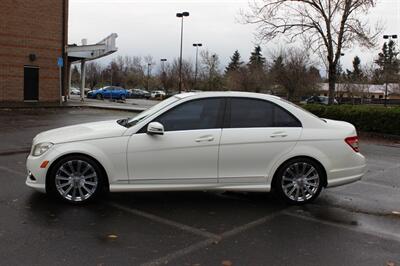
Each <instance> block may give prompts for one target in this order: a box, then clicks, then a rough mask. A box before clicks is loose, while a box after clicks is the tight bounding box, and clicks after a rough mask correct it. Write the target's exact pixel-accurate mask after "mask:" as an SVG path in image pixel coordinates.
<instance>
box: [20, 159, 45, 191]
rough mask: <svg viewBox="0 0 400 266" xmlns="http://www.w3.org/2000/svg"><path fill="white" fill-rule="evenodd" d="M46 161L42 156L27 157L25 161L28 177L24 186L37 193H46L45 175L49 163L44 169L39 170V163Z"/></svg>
mask: <svg viewBox="0 0 400 266" xmlns="http://www.w3.org/2000/svg"><path fill="white" fill-rule="evenodd" d="M44 160H46V158H44V157H43V156H39V157H35V156H32V155H29V156H28V158H27V160H26V169H27V170H28V176H27V177H26V182H25V184H26V185H27V186H28V187H31V188H33V189H36V190H37V191H40V192H43V193H45V192H46V175H47V170H48V168H49V166H50V163H49V164H48V165H47V167H46V168H40V165H41V163H42V162H43V161H44Z"/></svg>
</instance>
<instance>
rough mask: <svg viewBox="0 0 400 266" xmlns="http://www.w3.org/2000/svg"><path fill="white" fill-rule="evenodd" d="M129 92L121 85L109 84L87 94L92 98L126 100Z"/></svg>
mask: <svg viewBox="0 0 400 266" xmlns="http://www.w3.org/2000/svg"><path fill="white" fill-rule="evenodd" d="M128 96H129V92H128V91H127V90H125V89H124V88H121V87H114V86H107V87H104V88H101V89H98V90H92V91H89V92H88V94H87V97H88V98H91V99H98V100H102V99H116V100H125V99H126V98H128Z"/></svg>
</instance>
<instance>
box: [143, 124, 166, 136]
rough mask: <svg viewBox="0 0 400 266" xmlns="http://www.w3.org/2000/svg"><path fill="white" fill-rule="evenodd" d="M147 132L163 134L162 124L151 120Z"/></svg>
mask: <svg viewBox="0 0 400 266" xmlns="http://www.w3.org/2000/svg"><path fill="white" fill-rule="evenodd" d="M147 134H150V135H164V126H163V125H162V124H161V123H159V122H151V123H150V124H149V125H148V126H147Z"/></svg>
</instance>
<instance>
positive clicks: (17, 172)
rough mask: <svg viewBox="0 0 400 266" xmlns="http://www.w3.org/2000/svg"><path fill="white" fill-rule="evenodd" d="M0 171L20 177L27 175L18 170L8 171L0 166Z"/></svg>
mask: <svg viewBox="0 0 400 266" xmlns="http://www.w3.org/2000/svg"><path fill="white" fill-rule="evenodd" d="M0 170H2V171H6V172H9V173H11V174H16V175H22V176H26V175H27V173H26V172H22V171H18V170H13V169H10V168H8V167H4V166H0Z"/></svg>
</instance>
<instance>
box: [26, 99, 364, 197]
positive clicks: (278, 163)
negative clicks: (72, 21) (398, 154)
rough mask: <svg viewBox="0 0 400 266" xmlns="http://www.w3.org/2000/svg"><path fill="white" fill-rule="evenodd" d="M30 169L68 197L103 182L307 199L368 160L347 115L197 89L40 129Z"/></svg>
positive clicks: (346, 179)
mask: <svg viewBox="0 0 400 266" xmlns="http://www.w3.org/2000/svg"><path fill="white" fill-rule="evenodd" d="M27 169H28V173H29V174H28V177H27V180H26V184H27V185H28V186H30V187H32V188H35V189H37V190H39V191H42V192H47V193H49V194H51V195H53V196H55V197H58V198H60V199H62V200H65V201H67V202H71V203H82V202H86V201H88V200H92V199H94V198H96V197H98V196H99V195H101V194H102V193H103V192H108V191H111V192H123V191H160V190H240V191H258V192H260V191H264V192H268V191H271V190H273V191H275V192H277V194H278V195H280V196H281V197H282V198H283V199H284V200H286V201H287V202H289V203H292V204H304V203H307V202H310V201H312V200H314V199H315V198H316V197H317V196H318V195H319V193H320V192H321V190H322V188H327V187H334V186H339V185H343V184H347V183H351V182H354V181H357V180H359V179H361V177H362V176H363V174H364V172H365V169H366V161H365V158H364V156H363V155H361V154H360V153H359V149H358V138H357V133H356V130H355V128H354V126H353V125H351V124H349V123H346V122H341V121H334V120H328V119H321V118H318V117H316V116H314V115H312V114H311V113H309V112H307V111H305V110H303V109H301V108H300V107H298V106H296V105H294V104H292V103H290V102H287V101H285V100H283V99H281V98H279V97H276V96H271V95H267V94H256V93H245V92H204V93H185V94H179V95H176V96H173V97H171V98H168V99H167V100H165V101H162V102H160V103H159V104H157V105H155V106H154V107H152V108H150V109H148V110H146V111H144V112H143V113H140V114H139V115H137V116H136V117H134V118H130V119H129V118H128V119H121V120H112V121H104V122H96V123H87V124H80V125H76V126H68V127H63V128H58V129H54V130H50V131H46V132H43V133H40V134H39V135H37V136H36V137H35V138H34V140H33V145H32V151H31V153H30V155H29V157H28V159H27Z"/></svg>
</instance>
